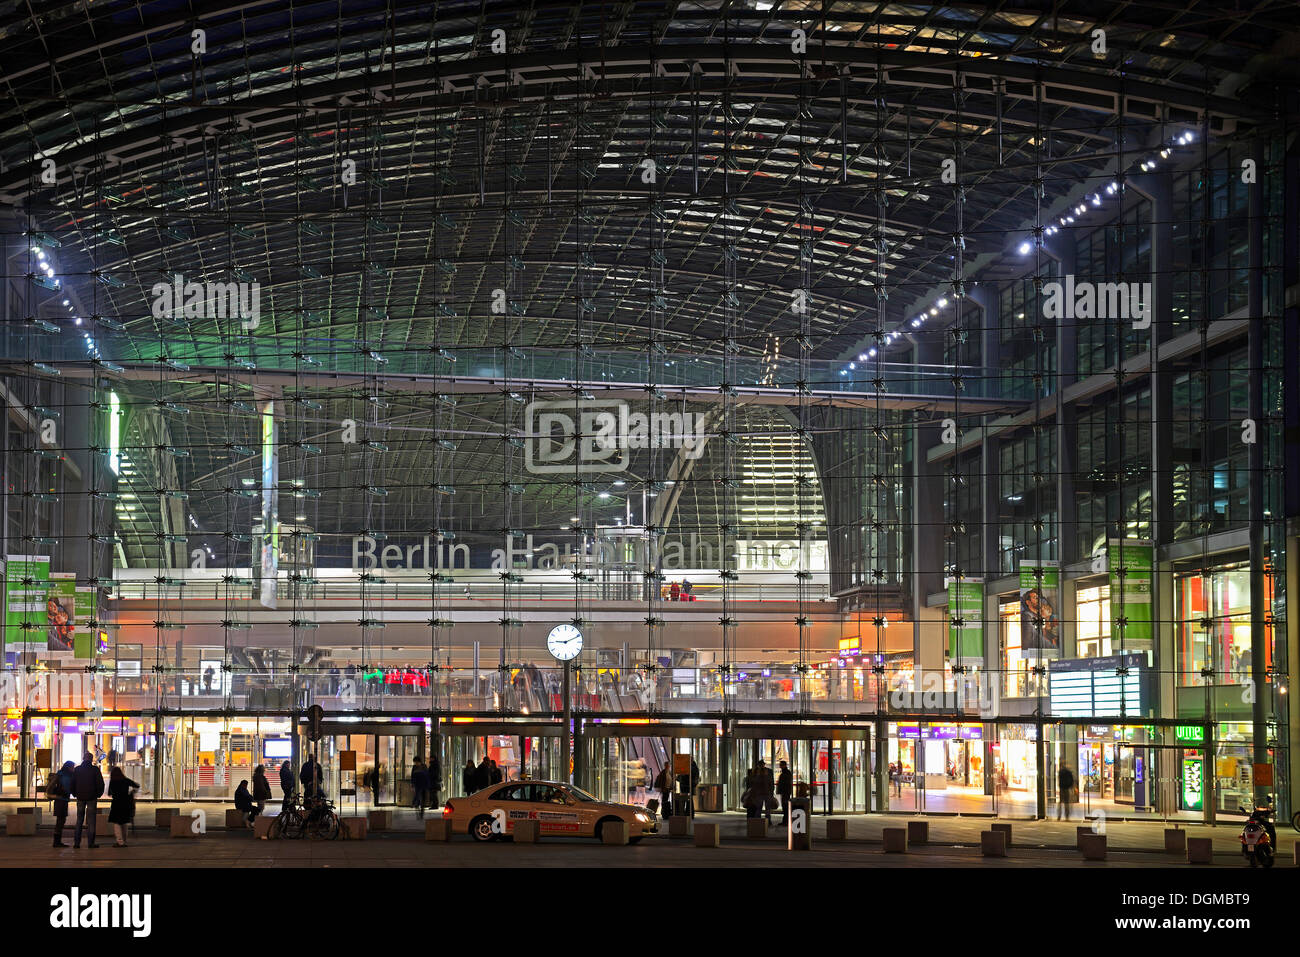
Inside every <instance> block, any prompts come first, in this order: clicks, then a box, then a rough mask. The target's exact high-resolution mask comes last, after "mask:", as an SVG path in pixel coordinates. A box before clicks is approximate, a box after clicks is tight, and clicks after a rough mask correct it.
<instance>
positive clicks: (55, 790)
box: [45, 761, 76, 847]
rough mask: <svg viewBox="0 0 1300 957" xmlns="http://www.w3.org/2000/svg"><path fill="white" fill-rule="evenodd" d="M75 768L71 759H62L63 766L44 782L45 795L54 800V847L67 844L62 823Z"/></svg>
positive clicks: (64, 819) (70, 795)
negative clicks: (64, 840)
mask: <svg viewBox="0 0 1300 957" xmlns="http://www.w3.org/2000/svg"><path fill="white" fill-rule="evenodd" d="M75 768H76V765H75V764H73V763H72V762H71V761H64V762H63V767H61V768H59V770H57V771H55V772H54V773H53V774H51V775H50V777H49V780H47V781H46V782H45V796H46V797H48V798H49V799H50V800H52V801H53V802H54V846H55V847H67V846H68V845H66V844H64V843H63V825H64V823H65V822H66V821H67V820H68V798H70V797H72V789H73V788H74V787H75V786H76V782H75V781H74V780H73V778H72V772H73V769H75Z"/></svg>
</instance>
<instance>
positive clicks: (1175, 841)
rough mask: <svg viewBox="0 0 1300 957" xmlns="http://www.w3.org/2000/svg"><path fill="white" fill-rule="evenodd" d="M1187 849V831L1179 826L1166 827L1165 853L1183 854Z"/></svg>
mask: <svg viewBox="0 0 1300 957" xmlns="http://www.w3.org/2000/svg"><path fill="white" fill-rule="evenodd" d="M1186 851H1187V832H1186V831H1184V830H1183V829H1182V828H1179V827H1167V828H1165V853H1166V854H1183V853H1186Z"/></svg>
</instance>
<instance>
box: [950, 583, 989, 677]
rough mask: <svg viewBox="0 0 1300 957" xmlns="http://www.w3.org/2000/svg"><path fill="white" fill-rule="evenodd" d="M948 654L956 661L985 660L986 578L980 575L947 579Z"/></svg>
mask: <svg viewBox="0 0 1300 957" xmlns="http://www.w3.org/2000/svg"><path fill="white" fill-rule="evenodd" d="M958 621H960V622H961V625H960V626H959V625H958V624H957V622H958ZM948 658H949V660H950V661H951V662H952V663H953V664H957V665H982V664H983V663H984V582H982V581H980V580H978V579H970V578H963V579H962V580H961V581H957V580H956V579H952V578H950V579H948Z"/></svg>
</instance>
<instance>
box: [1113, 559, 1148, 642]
mask: <svg viewBox="0 0 1300 957" xmlns="http://www.w3.org/2000/svg"><path fill="white" fill-rule="evenodd" d="M1107 564H1108V566H1109V567H1110V635H1111V641H1112V643H1114V644H1116V645H1118V646H1119V647H1121V648H1122V647H1124V646H1125V644H1127V643H1129V642H1138V641H1150V640H1151V639H1152V637H1153V632H1152V627H1151V610H1152V609H1151V576H1152V573H1153V571H1154V566H1155V546H1154V545H1153V544H1152V543H1151V542H1149V541H1145V540H1143V539H1137V538H1112V539H1110V540H1109V541H1108V542H1107ZM1121 618H1122V619H1124V620H1125V621H1126V622H1127V624H1124V623H1123V622H1121V620H1120V619H1121Z"/></svg>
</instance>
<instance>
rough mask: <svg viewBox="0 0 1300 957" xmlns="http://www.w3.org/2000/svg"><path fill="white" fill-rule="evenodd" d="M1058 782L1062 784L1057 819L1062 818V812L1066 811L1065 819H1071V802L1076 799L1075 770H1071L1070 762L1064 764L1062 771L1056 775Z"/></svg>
mask: <svg viewBox="0 0 1300 957" xmlns="http://www.w3.org/2000/svg"><path fill="white" fill-rule="evenodd" d="M1056 783H1057V784H1058V785H1059V786H1060V790H1059V792H1058V793H1057V801H1058V803H1057V805H1056V819H1057V820H1058V821H1059V820H1060V819H1061V813H1062V812H1065V819H1066V820H1067V821H1068V820H1070V802H1071V801H1073V800H1074V772H1073V771H1071V770H1070V766H1069V765H1068V764H1062V765H1061V770H1060V772H1059V773H1058V774H1057V775H1056Z"/></svg>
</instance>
